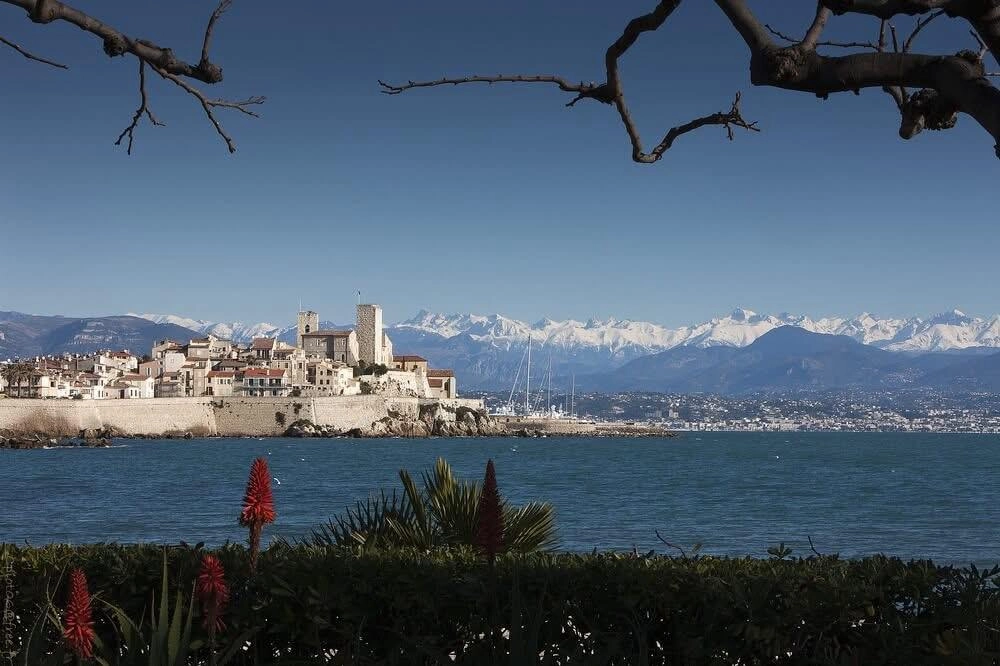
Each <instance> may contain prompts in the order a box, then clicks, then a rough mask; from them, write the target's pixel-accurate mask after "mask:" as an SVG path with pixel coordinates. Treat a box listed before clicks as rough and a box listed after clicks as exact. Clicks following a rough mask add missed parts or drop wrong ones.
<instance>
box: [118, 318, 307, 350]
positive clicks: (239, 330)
mask: <svg viewBox="0 0 1000 666" xmlns="http://www.w3.org/2000/svg"><path fill="white" fill-rule="evenodd" d="M129 314H130V316H133V317H142V318H143V319H148V320H149V321H152V322H156V323H157V324H176V325H177V326H183V327H184V328H190V329H191V330H192V331H198V332H199V333H201V334H202V335H214V336H216V337H219V338H225V339H227V340H232V341H233V342H241V343H246V342H250V341H251V340H253V339H254V338H273V337H280V336H282V335H283V334H285V333H286V332H287V331H289V330H291V331H294V330H295V326H294V325H293V326H276V325H275V324H271V323H269V322H260V323H258V324H248V323H245V322H242V321H231V322H213V321H205V320H204V319H190V318H188V317H180V316H178V315H161V314H132V313H129Z"/></svg>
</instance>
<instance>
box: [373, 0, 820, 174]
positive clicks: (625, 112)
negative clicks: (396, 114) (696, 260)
mask: <svg viewBox="0 0 1000 666" xmlns="http://www.w3.org/2000/svg"><path fill="white" fill-rule="evenodd" d="M680 3H681V0H661V1H660V2H659V3H658V4H657V5H656V7H655V8H654V9H653V11H651V12H649V13H648V14H643V15H642V16H639V17H637V18H634V19H632V20H631V21H629V23H628V25H626V26H625V29H624V31H622V34H621V36H620V37H619V38H618V39H616V40H615V41H614V43H612V44H611V46H609V47H608V49H607V51H606V52H605V55H604V66H605V74H606V77H607V78H606V80H605V83H602V84H597V83H593V82H591V83H579V84H574V83H570V82H569V81H567V80H566V79H564V78H562V77H558V76H549V75H545V76H522V75H503V74H500V75H497V76H468V77H464V78H442V79H437V80H433V81H407V82H406V83H405V84H402V85H393V84H389V83H386V82H385V81H382V80H379V82H378V83H379V85H380V86H381V87H382V92H383V93H385V94H387V95H398V94H400V93H402V92H404V91H406V90H412V89H414V88H429V87H435V86H443V85H460V84H463V83H489V84H492V83H501V82H504V83H551V84H555V85H557V86H558V87H559V89H560V90H563V91H565V92H575V93H576V97H574V98H573V99H572V100H570V101H569V102H568V103H567V104H566V106H573V105H574V104H576V103H577V102H578V101H580V100H581V99H595V100H597V101H599V102H602V103H604V104H614V106H615V109H616V110H617V111H618V116H619V117H620V118H621V121H622V125H624V127H625V133H626V134H627V135H628V138H629V142H630V144H631V146H632V159H633V160H634V161H636V162H639V163H641V164H652V163H653V162H658V161H659V160H660V158H662V157H663V153H665V152H666V151H667V150H669V149H670V147H671V146H672V145H673V143H674V141H675V140H676V139H677V137H679V136H681V135H682V134H687V133H688V132H692V131H694V130H696V129H698V128H700V127H704V126H705V125H722V126H724V127H725V128H726V132H727V135H728V136H729V139H730V140H732V139H733V128H734V127H739V128H742V129H746V130H749V131H753V132H758V131H760V130H759V128H758V127H757V125H756V123H751V122H748V121H746V120H745V119H744V118H743V116H742V114H741V112H740V95H739V94H738V93H737V95H736V99H735V101H734V102H733V104H732V106H731V107H730V109H729V110H728V111H719V112H717V113H713V114H710V115H707V116H703V117H701V118H696V119H694V120H692V121H690V122H688V123H685V124H683V125H678V126H677V127H673V128H671V129H670V130H669V131H667V133H666V135H665V136H664V137H663V139H662V140H661V141H660V143H658V144H657V145H656V147H655V148H653V150H652V151H651V152H649V153H646V152H645V151H644V150H643V147H642V139H641V137H640V134H639V130H638V128H637V127H636V125H635V121H634V120H633V119H632V115H631V113H630V112H629V109H628V105H627V104H626V103H625V93H624V89H623V86H622V82H621V76H620V74H619V69H618V61H619V59H620V58H621V57H622V56H623V55H624V54H625V53H626V52H627V51H628V50H629V49H630V48H631V47H632V45H633V44H635V43H636V41H637V40H638V39H639V37H640V36H641V35H642V34H643V33H645V32H651V31H654V30H657V29H658V28H659V27H660V26H661V25H663V23H664V22H665V21H666V20H667V18H669V17H670V15H671V14H672V13H673V11H674V10H675V9H677V7H678V6H679V5H680ZM818 13H827V10H825V9H822V8H821V9H820V10H818Z"/></svg>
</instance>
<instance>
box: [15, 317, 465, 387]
mask: <svg viewBox="0 0 1000 666" xmlns="http://www.w3.org/2000/svg"><path fill="white" fill-rule="evenodd" d="M319 321H320V320H319V315H318V314H317V313H316V312H314V311H312V310H301V311H300V312H299V313H298V326H297V332H296V340H295V344H288V343H286V342H283V341H281V340H279V339H277V337H260V338H255V339H253V340H252V342H250V343H249V344H245V345H240V344H238V343H234V342H233V341H232V340H225V339H221V338H219V337H216V336H214V335H207V336H205V337H202V338H194V339H190V340H186V341H185V340H161V341H158V342H157V343H156V344H155V345H154V346H153V347H152V349H150V350H149V351H148V352H146V353H138V352H136V351H133V350H104V351H98V352H93V353H88V354H62V355H50V356H38V357H35V358H32V359H14V360H10V361H8V362H6V363H0V393H2V394H5V395H7V396H9V397H15V398H66V399H76V400H128V399H153V398H185V397H203V396H215V397H230V396H244V397H265V396H270V397H287V396H294V397H300V396H301V397H328V396H351V395H361V394H388V395H404V396H410V397H417V398H440V399H449V398H456V397H457V383H456V382H457V379H456V377H455V373H454V371H452V370H450V369H439V368H431V367H429V365H428V361H427V359H425V358H423V357H421V356H417V355H405V354H396V353H395V352H394V350H393V346H392V341H391V340H390V339H389V336H388V335H387V334H386V332H385V330H384V327H383V320H382V308H381V307H380V306H379V305H376V304H358V306H357V325H356V327H355V328H354V329H337V330H330V329H322V328H320V324H319Z"/></svg>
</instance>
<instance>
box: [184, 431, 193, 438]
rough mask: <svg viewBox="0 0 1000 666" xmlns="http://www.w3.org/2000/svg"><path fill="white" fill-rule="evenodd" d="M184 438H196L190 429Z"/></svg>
mask: <svg viewBox="0 0 1000 666" xmlns="http://www.w3.org/2000/svg"><path fill="white" fill-rule="evenodd" d="M184 439H194V435H193V434H191V432H190V431H188V432H186V433H184Z"/></svg>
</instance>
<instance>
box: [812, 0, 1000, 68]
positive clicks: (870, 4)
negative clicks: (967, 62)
mask: <svg viewBox="0 0 1000 666" xmlns="http://www.w3.org/2000/svg"><path fill="white" fill-rule="evenodd" d="M821 2H822V3H823V4H824V5H825V6H826V7H829V8H830V10H831V11H833V13H834V14H847V13H852V14H866V15H868V16H875V17H877V18H880V19H885V20H888V19H891V18H892V17H894V16H898V15H900V14H907V15H910V16H914V15H918V14H929V13H931V12H935V11H939V10H940V11H943V12H944V13H945V14H947V15H948V16H950V17H952V18H964V19H965V20H966V21H968V22H969V23H970V24H971V25H972V27H973V28H974V29H975V30H976V32H977V33H979V36H980V37H981V38H982V39H983V41H984V42H986V44H987V45H988V46H989V49H990V52H991V53H992V54H993V57H994V58H995V59H996V60H997V62H1000V0H821Z"/></svg>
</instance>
